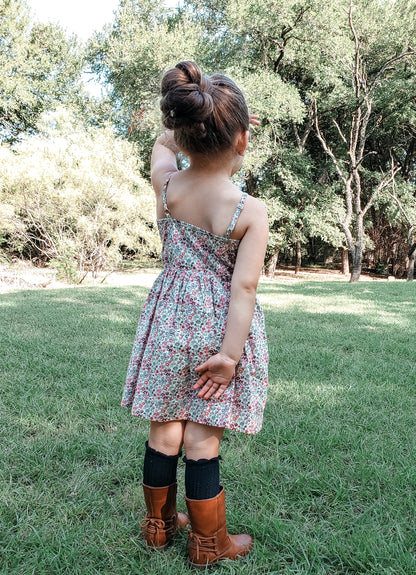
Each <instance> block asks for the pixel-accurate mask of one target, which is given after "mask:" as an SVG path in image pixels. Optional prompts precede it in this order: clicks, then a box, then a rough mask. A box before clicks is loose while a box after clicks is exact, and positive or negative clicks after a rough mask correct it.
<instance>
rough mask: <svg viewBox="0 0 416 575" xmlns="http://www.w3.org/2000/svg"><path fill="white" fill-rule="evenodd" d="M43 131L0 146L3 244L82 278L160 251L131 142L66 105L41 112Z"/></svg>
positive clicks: (149, 201)
mask: <svg viewBox="0 0 416 575" xmlns="http://www.w3.org/2000/svg"><path fill="white" fill-rule="evenodd" d="M37 128H38V129H39V131H40V132H41V133H42V135H41V136H31V137H30V138H26V139H24V140H23V141H22V142H21V143H20V144H19V145H16V146H14V149H13V150H11V149H10V147H7V146H4V145H3V146H2V147H0V153H1V158H0V160H1V161H0V176H1V179H0V181H1V187H0V207H1V209H0V213H1V217H0V235H1V236H2V248H3V251H4V252H6V253H8V254H13V253H14V254H21V255H23V256H25V257H28V258H31V259H32V260H33V261H35V262H38V263H39V262H41V263H44V264H45V263H52V264H53V265H54V266H55V267H56V268H57V269H58V271H60V273H61V274H62V275H64V276H65V277H66V278H68V279H71V280H73V281H78V282H79V281H82V279H83V278H84V277H85V275H86V274H87V273H88V272H91V273H92V274H93V275H94V276H95V275H96V274H97V273H98V272H100V271H102V270H107V271H111V270H113V269H116V268H117V267H118V266H119V265H120V263H121V261H122V260H123V259H125V258H128V257H135V258H136V259H137V258H140V257H147V258H149V257H152V256H156V254H158V253H159V247H160V245H159V237H158V234H157V229H156V222H155V216H154V212H155V209H154V199H153V193H152V190H151V188H150V185H149V184H148V183H147V182H146V181H144V180H143V178H142V177H141V176H140V174H139V168H140V162H139V160H138V158H137V154H136V153H135V149H134V146H133V145H132V144H130V143H129V142H126V141H125V140H122V139H121V138H118V137H115V136H114V133H113V129H112V128H111V127H109V126H107V128H94V127H90V128H88V129H86V128H85V126H84V125H83V124H82V123H81V124H80V123H79V122H78V121H77V119H76V117H75V116H74V115H73V114H71V113H70V112H69V111H68V110H65V109H63V108H61V109H59V110H57V111H56V112H54V113H48V114H45V115H44V116H42V119H41V122H40V124H39V125H38V126H37Z"/></svg>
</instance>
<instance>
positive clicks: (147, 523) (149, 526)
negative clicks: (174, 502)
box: [140, 515, 177, 535]
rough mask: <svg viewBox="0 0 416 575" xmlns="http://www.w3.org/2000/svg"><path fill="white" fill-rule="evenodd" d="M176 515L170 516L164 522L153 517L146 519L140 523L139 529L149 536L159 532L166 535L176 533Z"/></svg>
mask: <svg viewBox="0 0 416 575" xmlns="http://www.w3.org/2000/svg"><path fill="white" fill-rule="evenodd" d="M176 523H177V515H172V517H169V518H168V519H166V520H165V521H163V519H156V518H155V517H148V516H147V515H146V517H145V518H144V519H142V520H141V521H140V527H142V529H143V530H144V531H146V532H147V533H149V534H150V535H155V534H156V533H157V532H158V531H159V530H163V531H164V532H165V533H166V535H170V533H171V532H172V531H173V532H175V531H176Z"/></svg>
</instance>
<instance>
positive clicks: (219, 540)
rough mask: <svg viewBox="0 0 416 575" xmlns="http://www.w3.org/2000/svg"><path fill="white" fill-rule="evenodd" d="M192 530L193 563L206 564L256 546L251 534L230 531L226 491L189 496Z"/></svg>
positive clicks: (233, 556) (233, 555) (190, 558)
mask: <svg viewBox="0 0 416 575" xmlns="http://www.w3.org/2000/svg"><path fill="white" fill-rule="evenodd" d="M186 505H187V507H188V513H189V518H190V521H191V529H192V530H191V531H189V533H188V540H189V561H190V563H191V565H192V566H193V567H204V566H205V565H209V564H211V563H215V562H217V561H221V560H223V559H237V558H238V557H242V556H243V555H247V553H248V552H249V551H250V549H251V548H252V547H253V544H254V540H253V538H252V537H251V536H250V535H229V533H228V532H227V524H226V520H225V494H224V489H223V488H222V487H221V491H220V493H219V494H218V495H217V496H216V497H213V498H212V499H202V500H197V499H188V498H186Z"/></svg>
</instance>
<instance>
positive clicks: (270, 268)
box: [266, 249, 280, 279]
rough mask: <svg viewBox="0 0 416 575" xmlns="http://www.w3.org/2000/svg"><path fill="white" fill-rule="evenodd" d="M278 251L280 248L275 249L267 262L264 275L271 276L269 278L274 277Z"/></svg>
mask: <svg viewBox="0 0 416 575" xmlns="http://www.w3.org/2000/svg"><path fill="white" fill-rule="evenodd" d="M279 251H280V250H278V249H277V250H276V251H275V252H274V254H273V255H272V257H271V258H270V259H269V261H268V263H267V266H266V276H267V277H268V278H271V279H273V278H274V274H275V272H276V267H277V262H278V261H279Z"/></svg>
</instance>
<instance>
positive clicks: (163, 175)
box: [150, 130, 180, 195]
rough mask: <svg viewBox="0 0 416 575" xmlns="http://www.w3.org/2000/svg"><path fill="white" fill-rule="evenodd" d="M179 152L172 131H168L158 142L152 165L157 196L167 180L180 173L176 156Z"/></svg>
mask: <svg viewBox="0 0 416 575" xmlns="http://www.w3.org/2000/svg"><path fill="white" fill-rule="evenodd" d="M179 152H180V149H179V147H178V145H177V144H176V142H175V139H174V137H173V131H172V130H166V132H164V133H163V134H162V135H161V136H159V138H158V139H157V140H156V142H155V144H154V146H153V150H152V159H151V163H150V169H151V175H152V186H153V189H154V190H155V193H156V195H158V194H160V193H161V191H162V189H163V186H164V185H165V182H166V180H167V178H168V177H169V176H171V175H172V174H173V173H175V172H177V171H178V166H177V163H176V156H177V155H178V154H179Z"/></svg>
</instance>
